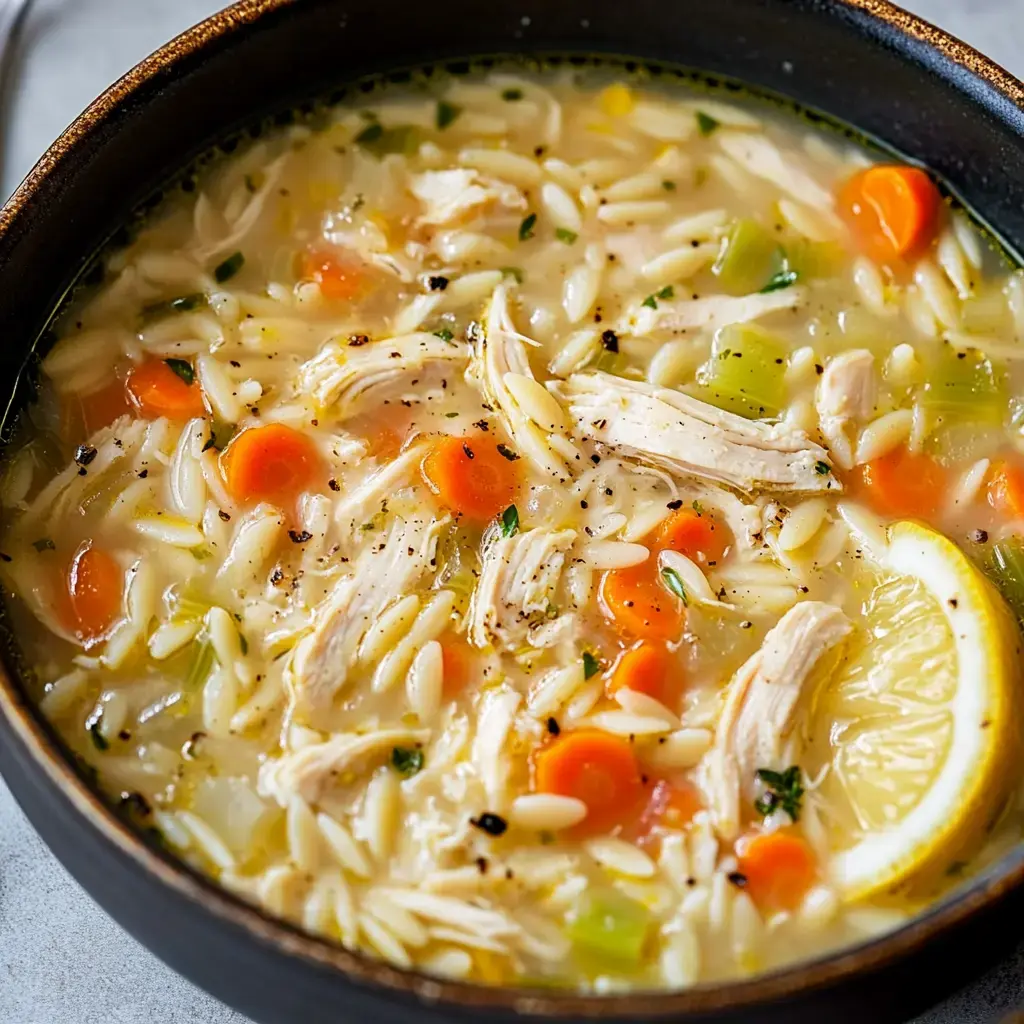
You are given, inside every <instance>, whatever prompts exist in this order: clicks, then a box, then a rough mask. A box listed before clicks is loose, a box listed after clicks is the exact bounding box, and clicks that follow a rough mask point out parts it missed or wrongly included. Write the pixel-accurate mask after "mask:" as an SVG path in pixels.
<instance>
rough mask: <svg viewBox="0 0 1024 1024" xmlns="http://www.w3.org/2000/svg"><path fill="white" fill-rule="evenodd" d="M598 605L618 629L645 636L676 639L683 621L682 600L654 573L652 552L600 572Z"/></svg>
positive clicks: (637, 636)
mask: <svg viewBox="0 0 1024 1024" xmlns="http://www.w3.org/2000/svg"><path fill="white" fill-rule="evenodd" d="M600 598H601V605H602V607H603V609H604V612H605V614H606V615H607V616H608V617H609V618H611V619H612V620H613V621H614V623H615V625H616V626H617V627H618V628H619V631H620V632H622V633H624V634H625V635H626V636H630V637H635V638H637V639H646V640H677V639H679V634H680V632H682V628H683V622H684V621H685V611H684V609H683V603H682V601H680V600H679V598H678V597H676V596H675V595H674V594H672V593H671V592H670V591H669V590H668V589H667V588H666V587H665V586H664V584H663V583H662V582H661V580H660V578H659V576H658V566H657V563H656V562H655V560H654V558H653V556H652V557H651V558H648V559H647V561H646V562H641V563H640V565H634V566H631V567H630V568H629V569H613V570H611V571H610V572H606V573H605V574H604V578H603V579H602V580H601V590H600Z"/></svg>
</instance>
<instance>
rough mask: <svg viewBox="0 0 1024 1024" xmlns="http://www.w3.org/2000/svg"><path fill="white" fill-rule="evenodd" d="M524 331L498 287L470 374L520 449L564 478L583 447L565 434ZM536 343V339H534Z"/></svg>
mask: <svg viewBox="0 0 1024 1024" xmlns="http://www.w3.org/2000/svg"><path fill="white" fill-rule="evenodd" d="M524 340H525V341H529V339H524V338H523V335H521V334H519V332H518V331H516V328H515V324H513V323H512V316H511V313H510V312H509V308H508V288H507V287H506V286H505V285H504V284H502V285H499V286H498V287H497V288H495V289H494V295H493V297H492V298H491V304H490V308H489V309H488V312H487V322H486V324H485V326H484V328H483V329H482V330H479V331H478V332H477V336H476V340H475V343H474V347H473V358H472V361H471V362H470V365H469V369H468V370H467V371H466V379H467V380H468V381H469V382H470V383H471V384H473V385H474V386H475V387H477V388H479V389H480V391H481V392H482V393H483V396H484V399H485V401H486V402H487V404H488V405H489V406H491V407H492V408H493V409H494V410H495V412H497V413H499V414H500V415H501V418H502V421H503V423H504V425H505V429H506V430H507V431H508V433H509V436H510V437H511V438H512V441H513V443H514V445H515V447H516V448H517V449H519V451H520V452H521V454H523V455H524V456H525V457H526V458H528V459H529V460H530V462H531V463H532V464H533V465H534V466H535V467H536V468H537V469H538V470H539V471H540V472H541V473H544V474H545V475H549V476H553V477H555V478H556V479H557V480H559V481H565V480H566V479H567V478H568V475H569V472H568V468H567V462H568V461H569V460H573V461H575V460H576V459H577V458H578V456H579V453H578V452H577V451H576V450H575V449H574V448H573V445H572V442H571V441H569V439H568V438H567V437H566V436H565V433H566V432H567V431H568V427H569V421H568V418H567V417H566V415H565V410H564V409H563V408H562V407H561V406H560V405H559V404H558V402H557V401H556V400H555V399H554V397H553V396H552V395H550V394H549V393H548V392H547V391H545V390H544V388H543V387H542V386H541V385H540V384H539V383H538V382H537V380H536V378H535V377H534V375H533V370H532V369H531V368H530V361H529V360H528V359H527V357H526V345H525V344H524ZM530 344H533V342H530Z"/></svg>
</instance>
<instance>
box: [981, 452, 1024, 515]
mask: <svg viewBox="0 0 1024 1024" xmlns="http://www.w3.org/2000/svg"><path fill="white" fill-rule="evenodd" d="M987 496H988V503H989V504H990V505H991V506H992V507H993V508H994V509H996V511H998V512H1002V513H1004V514H1005V515H1008V516H1012V517H1013V518H1014V519H1024V468H1022V467H1021V466H1018V465H1015V464H1014V463H1012V462H1005V461H1004V462H996V463H994V464H993V466H992V468H991V469H990V470H989V472H988V489H987Z"/></svg>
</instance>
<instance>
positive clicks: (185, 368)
mask: <svg viewBox="0 0 1024 1024" xmlns="http://www.w3.org/2000/svg"><path fill="white" fill-rule="evenodd" d="M164 362H165V363H166V364H167V365H168V366H169V367H170V368H171V369H172V370H173V371H174V372H175V374H177V376H179V377H180V378H181V379H182V380H183V381H184V382H185V383H186V384H187V385H188V386H189V387H191V386H192V384H193V382H194V381H195V379H196V371H195V370H194V369H193V368H192V364H191V363H190V362H187V361H186V360H184V359H165V360H164Z"/></svg>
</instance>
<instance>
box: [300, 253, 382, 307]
mask: <svg viewBox="0 0 1024 1024" xmlns="http://www.w3.org/2000/svg"><path fill="white" fill-rule="evenodd" d="M302 276H303V277H305V278H311V279H312V280H314V281H316V282H317V284H319V285H320V292H321V294H322V295H323V296H324V298H326V299H330V300H331V301H332V302H351V301H353V300H355V299H359V298H361V297H362V296H364V295H365V294H366V292H367V291H368V289H369V280H368V278H367V275H366V267H365V266H364V265H363V264H362V263H361V262H359V261H358V260H356V259H353V258H352V257H351V256H347V255H344V254H341V253H336V252H330V251H327V250H323V249H313V250H310V251H309V252H305V253H303V255H302Z"/></svg>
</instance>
